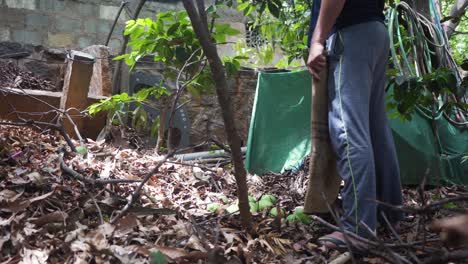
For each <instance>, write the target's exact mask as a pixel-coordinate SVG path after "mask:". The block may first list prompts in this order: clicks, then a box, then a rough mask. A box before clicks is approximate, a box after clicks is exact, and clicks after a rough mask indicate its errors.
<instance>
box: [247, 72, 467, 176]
mask: <svg viewBox="0 0 468 264" xmlns="http://www.w3.org/2000/svg"><path fill="white" fill-rule="evenodd" d="M389 93H391V91H390V92H389ZM310 102H311V78H310V74H309V73H308V72H307V71H297V72H286V73H260V74H259V77H258V84H257V92H256V95H255V102H254V106H253V112H252V119H251V123H250V130H249V139H248V142H247V156H246V168H247V170H248V171H249V172H250V173H255V174H264V173H268V172H279V173H282V172H284V171H285V170H290V169H294V168H296V167H298V166H299V165H301V164H302V162H303V161H304V158H305V157H306V156H307V155H308V154H309V152H310V107H311V105H310V104H311V103H310ZM432 122H433V121H432V118H431V117H430V114H428V113H427V110H425V109H423V108H419V109H418V110H417V111H416V112H415V113H414V114H413V115H412V118H411V121H402V120H399V119H392V118H390V126H391V128H392V131H393V137H394V139H395V145H396V149H397V154H398V160H399V163H400V171H401V178H402V182H403V184H407V185H409V184H411V185H413V184H419V183H420V182H421V181H422V179H423V178H424V176H425V175H427V183H428V184H436V183H437V182H440V183H442V184H468V162H465V163H462V158H463V155H464V153H466V152H468V132H467V131H466V130H465V131H463V130H462V128H459V127H456V126H453V125H452V124H450V123H449V122H448V121H447V119H446V118H445V117H444V116H443V115H440V116H438V117H436V119H435V121H434V122H435V124H436V126H437V131H438V134H439V137H438V138H436V137H434V133H433V129H432ZM436 150H437V151H436ZM439 153H440V155H439ZM439 177H440V178H439ZM438 178H439V179H438Z"/></svg>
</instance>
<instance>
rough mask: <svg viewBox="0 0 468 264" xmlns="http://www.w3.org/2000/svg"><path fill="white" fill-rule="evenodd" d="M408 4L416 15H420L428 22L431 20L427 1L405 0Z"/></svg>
mask: <svg viewBox="0 0 468 264" xmlns="http://www.w3.org/2000/svg"><path fill="white" fill-rule="evenodd" d="M405 2H407V3H408V4H410V5H411V6H412V7H413V8H414V10H416V11H418V13H420V14H422V15H423V16H425V17H426V18H428V19H429V20H432V19H431V10H430V8H429V1H427V0H406V1H405Z"/></svg>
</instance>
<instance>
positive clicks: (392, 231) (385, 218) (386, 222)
mask: <svg viewBox="0 0 468 264" xmlns="http://www.w3.org/2000/svg"><path fill="white" fill-rule="evenodd" d="M380 215H381V216H382V218H383V220H384V222H385V224H386V225H387V227H388V229H390V232H391V233H392V234H393V235H394V236H395V237H396V239H397V241H398V243H399V244H400V245H401V244H403V240H401V237H400V236H399V235H398V233H397V232H396V230H395V228H393V226H392V224H390V221H389V220H388V218H387V216H386V215H385V214H384V213H383V212H381V214H380ZM408 253H409V255H410V257H411V258H412V259H413V260H414V261H415V263H421V261H420V260H419V259H418V257H416V255H415V254H414V253H413V252H412V251H409V252H408Z"/></svg>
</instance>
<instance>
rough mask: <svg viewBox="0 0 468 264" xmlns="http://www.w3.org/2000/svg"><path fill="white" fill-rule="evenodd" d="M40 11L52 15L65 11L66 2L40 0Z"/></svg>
mask: <svg viewBox="0 0 468 264" xmlns="http://www.w3.org/2000/svg"><path fill="white" fill-rule="evenodd" d="M38 4H39V9H40V10H42V11H47V12H51V13H57V12H63V11H65V1H58V0H40V1H38Z"/></svg>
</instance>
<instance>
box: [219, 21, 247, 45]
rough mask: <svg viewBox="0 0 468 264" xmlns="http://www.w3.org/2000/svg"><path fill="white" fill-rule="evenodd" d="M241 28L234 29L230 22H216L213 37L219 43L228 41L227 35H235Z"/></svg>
mask: <svg viewBox="0 0 468 264" xmlns="http://www.w3.org/2000/svg"><path fill="white" fill-rule="evenodd" d="M239 33H240V32H239V30H237V29H234V28H232V27H231V25H229V24H216V23H215V24H214V32H213V35H212V36H213V38H214V39H215V40H216V42H218V43H222V42H226V37H227V36H235V35H237V34H239Z"/></svg>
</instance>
